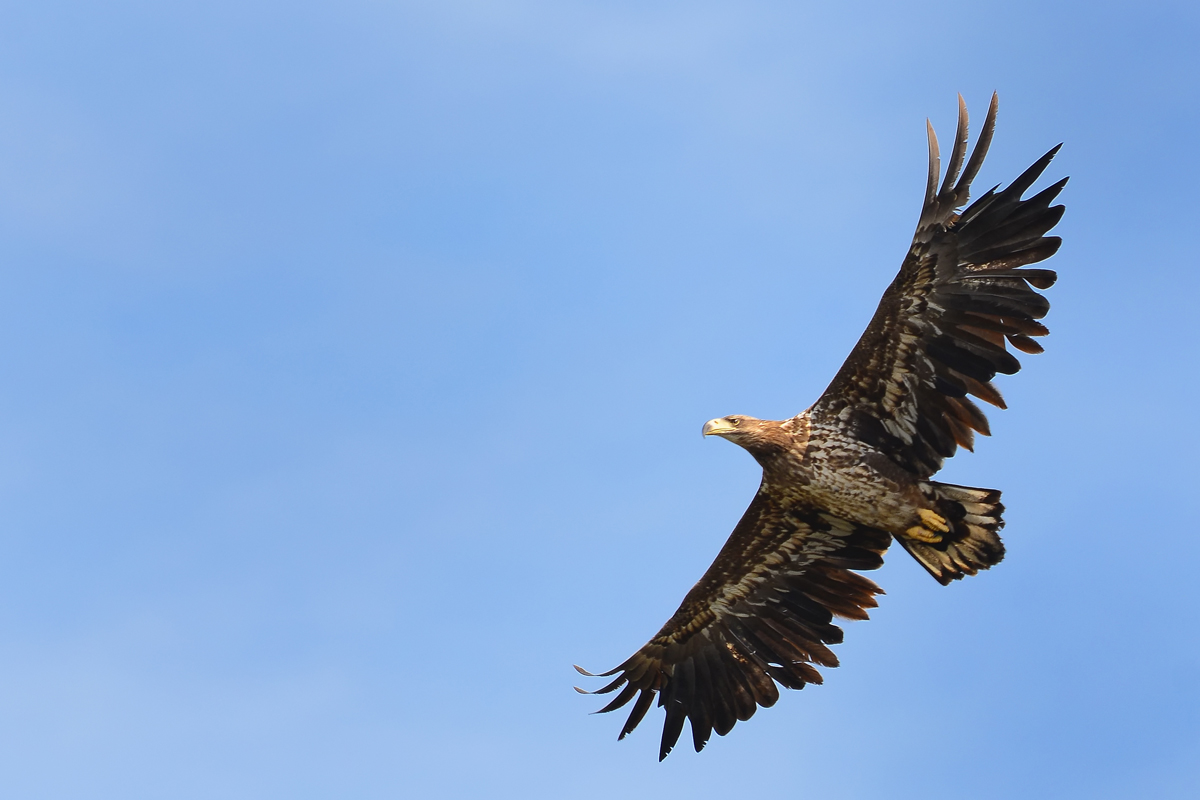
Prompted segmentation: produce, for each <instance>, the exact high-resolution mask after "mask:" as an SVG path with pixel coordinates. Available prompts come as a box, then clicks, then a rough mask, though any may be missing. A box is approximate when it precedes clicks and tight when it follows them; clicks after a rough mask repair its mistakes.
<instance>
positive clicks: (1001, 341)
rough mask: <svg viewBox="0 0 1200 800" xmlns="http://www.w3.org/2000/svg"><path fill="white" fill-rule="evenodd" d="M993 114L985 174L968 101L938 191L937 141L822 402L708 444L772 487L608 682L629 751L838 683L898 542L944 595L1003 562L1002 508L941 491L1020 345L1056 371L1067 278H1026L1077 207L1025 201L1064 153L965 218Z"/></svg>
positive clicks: (697, 739)
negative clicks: (868, 314) (1049, 294)
mask: <svg viewBox="0 0 1200 800" xmlns="http://www.w3.org/2000/svg"><path fill="white" fill-rule="evenodd" d="M996 102H997V101H996V96H995V95H993V96H992V102H991V106H990V107H989V108H988V113H987V119H986V120H985V121H984V124H983V130H982V132H981V133H980V136H979V141H978V142H977V143H976V145H975V148H974V150H973V151H972V152H971V156H970V158H969V159H968V158H966V152H967V110H966V105H965V104H964V103H963V101H962V97H961V96H960V97H959V114H958V131H957V133H956V134H955V137H954V148H953V150H952V151H951V155H950V163H949V165H948V167H947V170H946V176H945V180H943V181H942V182H941V185H940V187H939V185H938V178H939V173H940V160H939V157H938V145H937V138H936V137H935V135H934V132H933V127H932V126H931V125H930V126H928V134H929V183H928V186H927V188H926V191H925V204H924V206H923V208H922V210H921V217H920V221H919V222H918V223H917V232H916V235H915V236H914V237H913V242H912V245H911V247H909V250H908V255H907V256H906V257H905V258H904V263H903V264H902V265H901V267H900V273H899V274H898V275H897V276H896V279H895V280H894V281H892V284H891V286H889V287H888V289H887V291H886V292H884V295H883V299H882V300H881V301H880V303H879V308H878V310H877V311H876V312H875V316H874V317H873V318H872V320H871V323H870V324H869V325H868V326H867V330H866V332H865V333H864V334H863V335H862V338H861V339H859V341H858V344H857V345H856V346H855V348H854V350H853V351H852V352H851V353H850V356H849V358H847V359H846V362H845V364H843V365H842V368H841V369H840V370H839V371H838V373H837V375H836V376H835V377H834V379H833V382H832V383H831V384H830V385H829V388H827V389H826V390H825V393H824V394H822V395H821V397H820V399H818V400H817V402H816V403H815V404H813V405H812V406H811V407H810V408H809V409H808V410H807V411H805V412H803V413H801V414H799V415H797V416H795V417H792V418H791V419H786V420H782V421H772V420H760V419H755V418H753V417H746V416H741V415H733V416H728V417H721V418H719V419H714V420H711V421H710V422H708V423H706V424H705V425H704V434H705V435H706V436H720V437H722V438H725V439H728V440H730V441H731V442H734V443H735V444H738V445H741V446H742V447H744V448H745V449H746V450H748V451H750V453H751V454H752V455H753V456H754V458H755V459H756V460H757V461H758V463H759V464H760V465H761V466H762V469H763V479H762V486H761V487H760V488H759V490H758V493H757V494H756V495H755V496H754V499H753V500H752V501H751V502H750V507H749V508H748V509H746V513H745V515H744V516H743V517H742V519H741V521H740V522H739V523H738V524H737V527H736V528H734V530H733V534H732V535H731V536H730V537H729V541H727V542H726V543H725V546H724V547H722V548H721V551H720V553H719V554H718V555H717V558H716V561H714V562H713V564H712V566H711V567H709V569H708V571H707V572H705V573H704V576H703V577H701V578H700V581H699V582H698V583H697V584H696V585H695V586H694V587H693V588H692V590H691V591H690V592H688V593H687V596H686V597H684V599H683V603H682V605H680V607H679V610H678V611H676V612H675V614H674V615H673V616H672V617H671V618H670V619H669V620H668V621H667V623H666V625H664V626H663V628H662V630H660V631H659V632H658V633H657V634H656V635H655V636H654V638H652V639H651V640H650V641H649V642H647V643H646V645H645V646H644V647H642V648H641V649H640V650H638V651H637V652H636V653H634V654H633V655H632V656H630V658H628V659H627V660H626V661H625V662H624V663H622V664H621V665H620V666H618V667H617V668H615V669H613V670H611V671H609V672H606V673H604V676H613V675H615V676H616V679H615V680H613V681H612V682H611V683H609V684H608V685H607V686H605V687H603V688H601V689H599V690H598V691H597V692H596V693H597V694H605V693H609V692H617V695H616V697H615V698H613V700H612V702H610V703H609V704H608V705H606V706H605V707H604V708H603V709H601V711H613V710H615V709H618V708H621V707H622V706H625V705H626V704H628V703H629V702H630V701H633V709H632V711H631V712H630V714H629V717H628V719H627V720H626V721H625V725H624V726H623V727H622V728H621V738H624V737H625V735H626V734H628V733H629V732H630V731H632V730H633V729H634V728H636V727H637V725H638V723H639V722H641V721H642V718H643V717H644V716H645V714H646V712H647V710H648V709H649V708H650V706H651V704H652V703H653V702H654V700H655V698H657V699H658V705H660V706H663V707H664V708H665V709H666V720H665V723H664V725H663V732H662V743H661V746H660V749H659V759H660V760H661V759H662V758H665V757H666V756H667V754H668V753H669V752H671V748H672V747H674V746H675V743H676V741H677V740H678V739H679V736H680V734H681V733H682V731H683V723H684V720H685V719H686V720H690V722H691V730H692V740H693V743H694V745H695V747H696V750H697V751H699V750H700V749H701V748H703V747H704V745H705V743H706V742H707V741H708V739H709V737H710V736H711V735H712V732H713V731H716V732H717V733H718V734H720V735H722V736H723V735H725V734H726V733H728V732H729V731H730V729H732V728H733V726H734V724H735V723H736V722H737V721H738V720H747V719H750V717H751V716H753V714H754V712H755V710H756V709H757V707H758V706H763V707H769V706H772V705H774V704H775V701H776V700H777V699H778V698H779V690H778V686H784V687H786V688H789V689H800V688H802V687H803V686H804V685H805V684H807V683H821V680H822V679H821V675H820V673H819V672H818V671H817V669H816V667H818V666H822V667H835V666H837V663H838V660H837V657H836V656H835V655H834V654H833V652H832V651H831V650H830V649H829V646H830V645H833V644H837V643H839V642H841V641H842V630H841V628H839V627H837V626H836V625H834V624H833V622H832V620H833V618H834V617H843V618H847V619H866V618H867V609H868V608H872V607H874V606H875V605H876V602H875V595H876V594H881V593H882V590H881V589H880V588H879V587H878V586H876V585H875V583H873V582H872V581H870V580H868V579H867V578H865V577H863V576H861V575H859V574H858V573H857V572H856V571H855V570H871V569H876V568H877V567H879V566H880V565H881V564H882V563H883V553H884V551H886V550H887V548H888V545H889V544H890V543H891V541H892V539H893V538H895V539H896V540H897V541H899V542H900V544H901V545H902V546H903V547H904V549H905V550H907V551H908V552H909V553H910V554H911V555H912V556H913V557H914V558H915V559H916V560H917V561H918V562H919V563H920V564H921V566H923V567H924V568H925V569H926V570H928V571H929V573H930V574H931V575H932V576H933V577H934V578H936V579H937V580H938V581H939V582H940V583H942V584H947V583H950V582H951V581H954V580H958V579H960V578H962V577H963V576H964V575H974V574H975V573H976V572H978V571H979V570H983V569H988V568H989V567H991V566H993V565H995V564H997V563H999V562H1000V560H1001V559H1002V558H1004V545H1003V544H1002V543H1001V541H1000V537H999V536H998V535H997V532H998V531H999V530H1000V528H1001V527H1002V526H1003V525H1004V522H1003V520H1002V519H1001V512H1002V511H1003V510H1004V507H1003V506H1002V505H1001V503H1000V492H999V491H996V490H994V489H974V488H968V487H965V486H954V485H951V484H946V483H938V482H936V481H932V480H930V478H931V476H932V475H933V474H934V473H935V472H937V471H938V470H939V469H940V468H941V466H942V462H943V461H944V460H945V459H947V458H949V457H950V456H952V455H954V453H955V450H956V449H957V448H958V447H959V446H960V445H961V446H962V447H966V448H967V449H971V447H972V444H973V441H974V436H975V433H982V434H984V435H987V434H988V423H987V419H986V418H985V417H984V415H983V413H982V412H981V411H980V410H979V407H978V406H976V405H975V403H974V402H972V400H971V399H970V397H969V396H970V395H974V396H975V397H977V398H979V399H981V400H984V401H985V402H988V403H991V404H992V405H995V406H998V407H1000V408H1004V400H1003V399H1002V398H1001V396H1000V393H999V391H997V390H996V388H995V387H994V386H993V385H992V383H991V381H992V379H993V378H994V377H995V376H996V373H1004V374H1006V375H1011V374H1013V373H1015V372H1016V371H1017V370H1018V369H1020V364H1019V362H1018V361H1017V359H1016V358H1015V357H1014V356H1013V354H1012V352H1010V351H1009V349H1008V348H1007V346H1006V344H1008V345H1012V346H1013V348H1015V349H1016V350H1019V351H1021V352H1023V353H1040V352H1041V351H1042V348H1041V346H1040V345H1039V344H1038V343H1037V342H1036V341H1034V338H1033V337H1038V336H1044V335H1045V334H1046V333H1047V330H1046V328H1045V327H1044V326H1043V325H1042V323H1041V322H1039V320H1041V319H1042V318H1043V317H1044V316H1045V315H1046V312H1047V310H1048V309H1049V305H1050V304H1049V303H1048V302H1047V301H1046V299H1045V298H1044V297H1043V296H1042V295H1040V294H1038V293H1037V292H1036V291H1034V289H1047V288H1049V287H1050V286H1051V285H1052V284H1053V283H1054V280H1055V274H1054V272H1052V271H1050V270H1047V269H1028V268H1027V267H1028V265H1030V264H1035V263H1037V262H1039V261H1042V260H1044V259H1046V258H1049V257H1050V256H1051V255H1053V254H1054V252H1055V251H1056V250H1058V246H1059V244H1060V243H1061V240H1060V239H1059V238H1058V237H1056V236H1047V235H1046V233H1047V232H1048V231H1049V230H1050V229H1051V228H1053V227H1054V226H1055V224H1057V223H1058V221H1059V219H1060V218H1061V217H1062V214H1063V206H1061V205H1051V203H1052V202H1053V201H1054V199H1055V197H1057V196H1058V193H1059V192H1060V191H1061V190H1062V188H1063V186H1064V185H1065V184H1066V182H1067V181H1066V179H1065V178H1064V179H1062V180H1060V181H1058V182H1057V183H1055V184H1053V185H1052V186H1050V187H1049V188H1047V189H1044V190H1043V191H1041V192H1038V193H1037V194H1035V195H1033V196H1032V197H1029V198H1022V195H1023V194H1024V193H1025V192H1026V190H1028V189H1029V187H1030V186H1032V185H1033V183H1034V181H1035V180H1037V178H1038V177H1039V176H1040V175H1041V174H1042V171H1043V170H1045V168H1046V166H1047V165H1048V164H1049V163H1050V160H1051V159H1052V158H1053V157H1054V154H1055V153H1056V152H1057V151H1058V147H1055V148H1053V149H1052V150H1050V152H1048V153H1046V155H1044V156H1042V157H1041V158H1039V159H1038V160H1037V161H1036V162H1034V164H1033V166H1031V167H1030V168H1029V169H1027V170H1025V172H1024V173H1022V174H1021V176H1020V177H1018V178H1017V179H1016V180H1015V181H1013V182H1012V184H1011V185H1009V186H1008V187H1007V188H1005V189H1003V190H1000V189H999V187H997V188H995V189H992V190H991V191H988V192H986V193H984V194H983V196H982V197H980V198H979V199H978V200H976V201H975V202H974V203H972V204H971V205H970V206H967V207H966V209H965V210H962V211H960V209H962V208H963V207H964V206H966V203H967V199H968V193H969V190H970V187H971V181H972V180H973V179H974V178H975V175H976V173H977V172H978V171H979V168H980V166H981V165H982V164H983V159H984V156H985V155H986V154H987V150H988V145H989V144H990V143H991V141H992V131H993V128H994V125H995V120H996ZM964 162H965V163H964ZM960 172H961V174H960ZM576 669H579V668H578V667H577V668H576ZM579 671H580V672H583V673H584V674H585V675H590V674H591V673H587V672H585V671H584V670H582V669H580V670H579ZM593 677H594V676H593ZM777 685H778V686H777ZM580 691H583V690H582V689H581V690H580ZM635 698H636V699H635Z"/></svg>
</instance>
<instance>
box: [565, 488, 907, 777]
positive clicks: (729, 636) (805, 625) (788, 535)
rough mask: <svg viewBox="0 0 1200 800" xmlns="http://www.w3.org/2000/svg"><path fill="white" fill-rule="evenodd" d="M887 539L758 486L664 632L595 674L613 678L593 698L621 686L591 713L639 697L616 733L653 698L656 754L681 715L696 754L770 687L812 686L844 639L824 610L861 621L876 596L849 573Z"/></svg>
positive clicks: (669, 741)
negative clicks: (659, 709) (660, 717)
mask: <svg viewBox="0 0 1200 800" xmlns="http://www.w3.org/2000/svg"><path fill="white" fill-rule="evenodd" d="M890 541H891V537H890V536H889V535H888V534H887V533H884V532H882V531H878V530H874V529H871V528H864V527H862V526H858V525H855V524H853V523H851V522H847V521H846V520H843V519H839V518H837V517H834V516H831V515H829V514H826V513H823V512H822V511H821V510H819V509H814V508H792V507H789V508H788V509H787V510H786V511H785V510H784V509H782V508H781V507H780V505H779V504H778V503H777V502H776V501H775V500H774V499H773V498H772V497H771V495H770V494H769V492H768V491H767V489H766V487H765V485H764V487H762V488H760V489H759V491H758V494H757V495H756V496H755V497H754V501H753V502H751V503H750V507H749V508H748V509H746V513H745V514H744V515H743V516H742V519H741V521H740V522H739V523H738V524H737V527H736V528H734V531H733V534H732V535H731V536H730V537H729V541H727V542H726V543H725V546H724V547H722V548H721V552H720V553H719V554H718V555H717V559H716V561H714V562H713V564H712V566H711V567H709V568H708V571H707V572H705V573H704V576H703V577H702V578H701V579H700V581H699V582H698V583H697V584H696V585H695V586H694V587H693V588H692V590H691V591H690V592H688V594H687V596H686V597H685V598H684V600H683V604H682V605H680V606H679V610H678V611H676V612H675V614H674V615H673V616H672V617H671V619H669V620H668V621H667V624H666V625H664V626H663V628H662V630H660V631H659V632H658V633H657V634H656V635H655V636H654V638H653V639H651V640H650V641H649V642H647V643H646V645H645V646H644V647H642V649H640V650H638V651H637V652H636V653H634V654H633V655H632V656H630V657H629V659H627V660H626V661H625V662H624V663H623V664H621V665H620V666H618V667H617V668H616V669H613V670H610V671H609V672H606V673H604V676H610V675H617V678H616V680H614V681H613V682H612V683H610V684H608V685H607V686H605V687H604V688H602V689H600V690H598V691H597V692H595V694H606V693H609V692H614V691H617V690H618V689H620V692H619V694H617V696H616V697H615V698H614V699H613V701H612V702H611V703H609V704H608V705H607V706H605V707H604V708H602V709H601V710H600V711H601V712H607V711H613V710H615V709H618V708H621V707H622V706H624V705H626V704H627V703H629V701H630V700H632V699H633V698H634V696H635V695H636V696H637V701H636V702H635V703H634V705H633V710H632V711H631V712H630V714H629V718H628V719H627V720H626V722H625V726H624V727H623V728H622V729H621V735H620V738H622V739H623V738H625V736H626V735H627V734H628V733H629V732H630V731H632V730H633V729H634V728H636V727H637V726H638V723H639V722H641V721H642V718H643V717H645V715H646V712H647V711H648V710H649V708H650V705H651V703H652V702H653V701H654V699H655V697H656V696H657V697H658V704H659V705H660V706H664V707H665V708H666V721H665V722H664V724H663V732H662V743H661V746H660V748H659V756H658V757H659V760H660V761H661V760H662V759H663V758H666V756H667V754H668V753H670V752H671V748H672V747H674V746H675V742H676V741H678V739H679V735H680V733H682V731H683V722H684V720H685V719H689V720H691V727H692V741H693V744H694V745H695V747H696V750H697V752H698V751H699V750H700V749H701V748H703V747H704V745H705V743H706V742H707V741H708V739H709V737H710V736H711V735H712V732H713V731H714V730H715V731H716V732H717V733H718V734H719V735H721V736H724V735H725V734H726V733H729V731H730V729H732V728H733V726H734V724H735V723H736V722H737V721H738V720H747V719H750V717H751V716H752V715H753V714H754V712H755V710H756V709H757V707H758V706H763V707H764V708H766V707H769V706H772V705H774V704H775V701H776V700H778V699H779V690H778V689H777V688H776V686H775V684H776V683H779V684H782V685H783V686H785V687H787V688H789V689H801V688H803V687H804V685H805V684H806V683H821V680H822V679H821V675H820V673H818V672H817V670H816V669H815V668H814V667H813V666H812V665H813V664H819V665H821V666H825V667H836V666H837V663H838V661H837V657H836V656H834V654H833V652H832V651H830V649H829V647H828V645H830V644H836V643H838V642H841V641H842V630H841V628H838V627H837V626H835V625H833V624H831V620H832V619H833V617H834V616H835V615H836V616H839V617H847V618H850V619H866V618H867V612H866V609H868V608H872V607H874V606H875V605H876V603H875V598H874V595H875V594H879V593H882V590H881V589H880V588H879V587H878V586H876V585H875V584H874V583H873V582H871V581H870V580H867V579H866V578H864V577H862V576H861V575H858V574H856V573H853V572H851V571H850V570H852V569H860V570H861V569H876V568H877V567H879V566H880V565H881V564H882V563H883V553H884V551H885V550H887V547H888V544H889V543H890ZM576 669H579V671H580V672H582V673H583V674H585V675H591V673H588V672H585V671H584V670H582V669H580V668H579V667H576ZM618 673H619V674H618ZM579 691H581V692H582V691H583V690H582V689H580V690H579ZM585 694H586V692H585Z"/></svg>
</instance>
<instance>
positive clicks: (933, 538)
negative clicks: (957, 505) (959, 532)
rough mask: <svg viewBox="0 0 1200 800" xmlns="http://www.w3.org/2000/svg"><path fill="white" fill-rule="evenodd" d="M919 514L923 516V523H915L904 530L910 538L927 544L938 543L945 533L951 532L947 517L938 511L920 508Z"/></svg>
mask: <svg viewBox="0 0 1200 800" xmlns="http://www.w3.org/2000/svg"><path fill="white" fill-rule="evenodd" d="M917 516H919V517H920V518H921V524H920V525H913V526H912V527H911V528H909V529H908V530H906V531H905V532H904V535H905V536H907V537H908V538H909V539H915V540H916V541H918V542H925V543H926V544H937V543H938V542H940V541H941V540H942V534H943V533H949V532H950V526H949V525H948V524H946V518H945V517H943V516H942V515H941V514H939V513H937V512H936V511H930V510H929V509H927V508H922V509H918V510H917Z"/></svg>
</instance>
